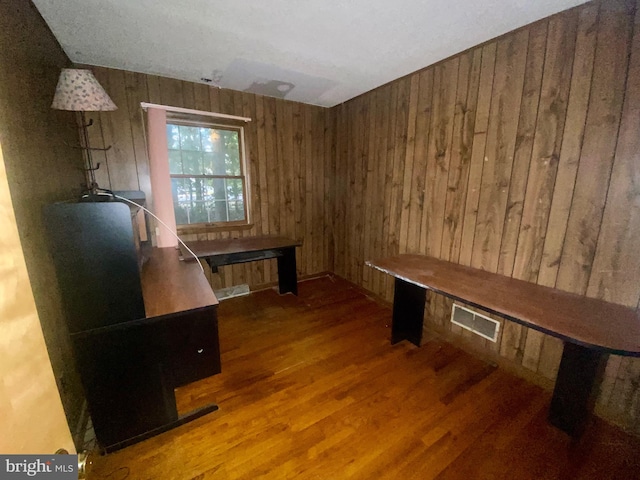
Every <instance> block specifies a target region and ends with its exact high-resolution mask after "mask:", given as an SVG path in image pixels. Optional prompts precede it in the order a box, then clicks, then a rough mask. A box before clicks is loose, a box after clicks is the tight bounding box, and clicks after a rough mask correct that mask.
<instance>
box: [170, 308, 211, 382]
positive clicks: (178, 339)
mask: <svg viewBox="0 0 640 480" xmlns="http://www.w3.org/2000/svg"><path fill="white" fill-rule="evenodd" d="M166 331H167V338H168V356H167V365H166V366H165V367H166V369H167V371H168V372H169V375H168V376H169V377H170V378H171V381H172V384H173V386H174V387H179V386H182V385H186V384H187V383H191V382H194V381H196V380H200V379H202V378H206V377H210V376H211V375H215V374H217V373H220V347H219V344H218V321H217V318H216V308H215V307H211V308H205V309H202V310H196V311H191V312H185V313H183V314H180V315H177V316H175V317H172V318H171V319H169V320H168V321H167V323H166Z"/></svg>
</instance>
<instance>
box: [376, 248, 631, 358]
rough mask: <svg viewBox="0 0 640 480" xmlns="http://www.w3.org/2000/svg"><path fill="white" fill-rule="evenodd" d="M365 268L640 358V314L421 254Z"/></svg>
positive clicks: (570, 338) (583, 342) (387, 259)
mask: <svg viewBox="0 0 640 480" xmlns="http://www.w3.org/2000/svg"><path fill="white" fill-rule="evenodd" d="M367 265H368V266H370V267H373V268H376V269H378V270H380V271H382V272H384V273H387V274H389V275H391V276H393V277H396V278H400V279H402V280H405V281H407V282H410V283H413V284H415V285H419V286H421V287H423V288H426V289H429V290H434V291H436V292H439V293H442V294H445V295H447V296H450V297H454V298H456V299H460V300H462V301H463V302H467V303H470V304H472V305H475V306H477V307H480V308H484V309H486V310H488V311H490V312H493V313H496V314H498V315H502V316H505V317H507V318H512V319H515V320H516V321H520V322H523V323H524V324H526V325H528V326H531V327H532V328H535V329H536V330H541V331H544V332H546V333H549V334H551V335H553V336H556V337H559V338H562V339H566V340H568V341H571V342H573V343H577V344H579V345H582V346H585V347H589V348H594V349H595V350H602V351H604V352H608V353H620V354H623V355H628V356H635V357H640V312H636V310H635V309H633V308H629V307H625V306H622V305H619V304H616V303H608V302H605V301H603V300H599V299H596V298H589V297H585V296H581V295H575V294H571V293H567V292H563V291H561V290H556V289H553V288H549V287H544V286H542V285H536V284H535V283H531V282H525V281H523V280H518V279H516V278H511V277H507V276H504V275H499V274H495V273H491V272H487V271H485V270H480V269H476V268H472V267H466V266H464V265H459V264H457V263H453V262H447V261H444V260H438V259H436V258H434V257H429V256H425V255H414V254H403V255H395V256H391V257H385V258H381V259H376V260H372V261H368V262H367ZM603 318H606V319H608V322H607V323H604V322H602V319H603Z"/></svg>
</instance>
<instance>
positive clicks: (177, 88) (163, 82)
mask: <svg viewBox="0 0 640 480" xmlns="http://www.w3.org/2000/svg"><path fill="white" fill-rule="evenodd" d="M158 86H159V87H160V103H161V104H162V105H170V106H172V107H181V106H182V105H183V103H184V96H183V94H182V81H181V80H176V79H173V78H166V77H158Z"/></svg>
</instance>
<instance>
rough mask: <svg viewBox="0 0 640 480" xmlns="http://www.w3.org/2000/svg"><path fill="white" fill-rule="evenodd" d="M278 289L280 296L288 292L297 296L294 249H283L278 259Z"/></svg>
mask: <svg viewBox="0 0 640 480" xmlns="http://www.w3.org/2000/svg"><path fill="white" fill-rule="evenodd" d="M278 287H279V289H280V295H282V294H284V293H289V292H291V293H293V294H294V295H298V274H297V273H296V249H295V247H291V248H283V249H282V255H281V256H279V257H278Z"/></svg>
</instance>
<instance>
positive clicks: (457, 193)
mask: <svg viewBox="0 0 640 480" xmlns="http://www.w3.org/2000/svg"><path fill="white" fill-rule="evenodd" d="M481 64H482V49H481V48H476V49H474V50H472V51H469V52H467V53H465V54H463V55H461V57H460V66H459V68H458V80H457V83H458V86H457V92H456V103H455V113H454V117H453V137H452V141H451V160H450V162H449V176H448V178H447V193H446V200H445V210H444V226H443V231H442V243H441V247H440V258H442V259H443V260H448V261H452V262H458V259H459V254H460V242H461V235H462V217H463V215H464V205H465V200H466V197H467V187H468V184H469V166H470V162H471V150H472V147H473V132H474V126H475V116H476V109H477V103H478V86H479V82H480V67H481Z"/></svg>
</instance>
